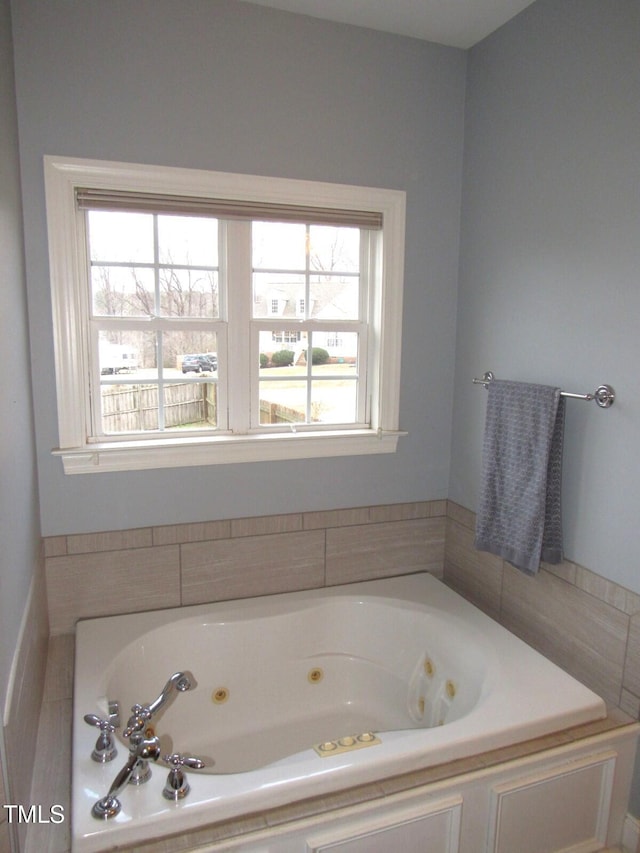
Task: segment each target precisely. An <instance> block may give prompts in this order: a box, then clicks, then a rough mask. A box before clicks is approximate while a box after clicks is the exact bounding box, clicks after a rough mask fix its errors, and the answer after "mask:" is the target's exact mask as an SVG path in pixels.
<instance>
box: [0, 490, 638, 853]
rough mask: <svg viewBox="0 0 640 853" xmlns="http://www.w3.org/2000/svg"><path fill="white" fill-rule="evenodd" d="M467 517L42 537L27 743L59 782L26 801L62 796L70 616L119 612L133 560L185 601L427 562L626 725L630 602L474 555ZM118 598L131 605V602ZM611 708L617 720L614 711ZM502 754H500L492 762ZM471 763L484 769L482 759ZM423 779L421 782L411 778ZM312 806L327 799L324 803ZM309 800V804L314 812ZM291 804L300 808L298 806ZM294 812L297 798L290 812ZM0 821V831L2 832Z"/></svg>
mask: <svg viewBox="0 0 640 853" xmlns="http://www.w3.org/2000/svg"><path fill="white" fill-rule="evenodd" d="M445 516H446V518H445ZM445 522H446V527H445ZM474 523H475V517H474V514H473V513H472V512H470V511H469V510H466V509H465V508H463V507H460V506H458V505H456V504H454V503H451V502H449V503H447V502H445V501H433V502H424V503H419V504H398V505H393V506H389V507H365V508H357V509H350V510H345V511H344V512H342V511H338V510H336V511H327V512H317V513H316V512H314V513H299V514H291V515H287V516H267V517H263V518H256V519H237V520H233V521H224V522H203V523H196V524H185V525H171V526H164V527H157V528H153V529H146V530H145V531H125V532H124V533H113V534H99V535H95V536H94V535H86V536H84V535H83V536H81V537H79V536H70V537H53V538H52V539H49V540H47V541H46V542H45V555H46V561H45V562H46V570H47V582H48V585H49V589H50V590H51V588H52V585H54V586H56V585H59V586H60V587H62V588H61V589H59V590H54V591H53V594H52V596H51V600H50V604H49V607H50V619H51V625H52V629H51V633H52V634H53V635H54V636H51V638H50V642H49V663H48V668H47V679H46V682H45V696H44V700H45V701H44V704H43V711H42V716H41V732H40V738H41V742H40V740H39V743H38V750H39V751H40V750H41V749H42V750H43V752H42V755H44V753H45V751H46V744H48V743H51V742H53V741H56V742H57V743H58V744H59V746H58V748H57V750H56V754H55V755H53V754H52V755H51V756H50V758H49V759H48V761H49V764H48V765H47V766H55V767H57V768H58V769H59V771H60V772H59V774H58V775H57V779H53V778H51V777H50V776H49V775H47V774H38V773H36V774H34V779H36V780H37V779H40V784H41V785H45V786H46V785H51V784H53V785H54V786H57V787H55V788H48V789H47V790H46V791H45V790H44V789H42V790H41V789H39V788H37V787H34V789H33V792H32V795H33V797H36V799H38V798H39V800H42V801H45V800H46V801H53V800H52V797H53V799H55V800H56V801H57V802H61V803H68V802H69V791H68V785H69V772H70V770H69V761H70V758H69V754H68V748H67V746H65V744H67V745H68V743H69V738H70V722H69V721H70V714H71V696H72V681H73V650H74V636H73V630H74V624H75V621H76V620H77V618H82V617H84V616H88V615H97V614H96V613H95V612H94V611H95V610H96V609H99V608H100V607H101V606H105V607H115V606H117V602H118V600H121V599H122V595H121V591H118V589H117V587H118V584H120V583H121V582H122V579H125V580H126V579H127V578H128V582H129V584H130V582H131V581H130V572H131V570H136V566H138V567H139V566H140V565H142V569H138V570H139V571H141V572H142V574H141V575H139V576H138V578H139V579H140V578H146V581H150V580H151V579H153V580H154V582H155V585H156V586H157V587H158V592H157V594H158V595H161V596H162V595H168V597H169V598H171V599H173V598H175V596H176V594H177V596H178V599H179V602H181V603H187V601H186V600H185V599H189V597H190V596H191V597H195V598H198V600H201V598H200V597H201V596H204V597H205V598H206V597H209V596H211V598H212V599H213V598H215V597H218V596H219V597H223V598H229V597H234V596H235V595H237V594H240V595H242V594H244V595H257V594H265V593H268V592H270V591H284V590H281V589H280V586H284V587H286V589H287V590H290V589H291V590H293V589H298V588H305V585H317V586H323V585H325V584H326V585H330V584H331V583H340V582H346V581H352V580H360V579H362V575H363V574H364V575H366V576H367V577H378V576H379V575H380V573H382V572H386V573H387V574H393V573H394V572H395V571H396V570H398V569H399V570H404V571H415V570H423V571H429V570H431V571H433V572H434V573H435V574H438V575H440V576H443V575H444V580H445V582H446V583H448V584H449V585H450V586H452V587H453V588H454V589H456V590H457V591H458V592H460V593H461V594H463V595H464V596H465V597H466V598H469V599H470V600H471V601H472V602H473V603H475V604H476V605H477V606H479V607H480V608H481V609H483V610H485V611H486V612H488V613H490V615H492V616H493V617H494V618H497V619H498V620H499V621H502V622H503V623H504V624H506V625H508V627H509V628H510V629H511V630H513V631H514V633H517V634H520V636H523V637H524V639H525V640H527V641H528V642H530V643H531V644H532V645H534V646H537V647H538V648H540V650H541V651H543V653H545V654H546V655H547V656H548V657H550V658H552V659H554V660H556V661H557V662H558V663H559V664H560V665H561V666H563V667H564V668H565V669H567V670H568V671H569V672H572V673H573V674H574V675H576V676H577V677H578V678H581V680H583V681H585V682H586V683H588V684H590V686H593V687H594V689H596V690H597V691H598V692H600V693H601V694H603V695H605V694H606V695H605V698H606V699H607V700H608V701H609V703H610V704H611V705H613V706H615V705H619V706H620V708H621V709H622V710H623V711H626V712H627V713H629V714H631V715H632V716H633V717H634V718H636V719H637V718H638V713H639V711H640V663H639V661H640V596H638V595H636V594H635V593H632V592H630V591H628V590H625V589H623V588H622V587H619V586H617V585H616V584H614V583H612V582H610V581H608V580H606V579H604V578H600V577H599V576H597V575H595V574H594V573H593V572H591V571H589V570H588V569H585V568H583V567H581V566H578V565H577V564H574V563H570V562H566V563H563V564H561V565H560V566H557V567H552V566H546V565H545V566H543V568H542V571H541V572H540V573H539V575H537V576H536V577H535V578H528V577H525V576H524V575H521V573H520V572H517V571H516V570H514V569H512V568H511V567H510V566H508V565H504V564H503V563H502V561H501V560H499V559H498V558H495V557H493V556H492V555H489V554H481V553H480V552H477V551H475V549H474V548H473V528H474ZM445 532H446V542H445ZM149 536H150V537H151V538H150V539H149ZM149 542H151V543H152V545H149ZM301 545H302V547H300V546H301ZM83 549H87V550H86V551H85V550H83ZM157 549H160V550H157ZM287 549H290V550H287ZM152 552H153V553H152ZM292 555H293V558H294V559H295V556H296V555H297V557H298V559H299V562H298V563H296V564H295V566H294V565H292V564H291V562H290V560H291V556H292ZM303 555H305V556H303ZM399 555H402V556H399ZM262 557H264V559H262ZM287 567H288V569H289V571H286V569H287ZM99 569H100V570H102V571H103V572H104V573H106V577H107V578H108V581H107V582H105V583H104V584H103V586H104V587H105V588H107V589H113V591H114V592H113V596H112V597H111V598H109V599H108V601H107V603H106V604H105V605H101V604H99V600H98V599H96V598H95V597H94V596H92V595H90V594H89V593H88V589H89V588H90V586H89V584H90V583H93V582H94V581H95V576H96V575H95V572H96V571H97V570H99ZM234 583H235V584H236V585H235V586H234ZM230 584H231V586H230ZM165 587H166V589H165ZM67 597H68V598H69V601H67V602H66V603H65V600H66V599H67ZM202 600H204V599H202ZM146 603H147V602H146V601H141V600H139V599H136V600H135V604H136V606H137V607H139V608H140V609H147V608H146V606H145V605H146ZM120 606H121V607H124V608H125V609H126V608H130V609H134V608H132V607H131V601H130V600H129V601H127V602H126V604H124V605H123V604H120ZM155 606H157V605H155ZM172 606H173V605H172ZM87 610H88V611H90V612H86V611H87ZM613 713H614V716H615V713H617V712H613ZM607 724H609V723H607ZM596 725H605V722H603V723H599V724H596ZM569 736H570V733H559V735H558V737H560V738H562V737H569ZM41 743H42V745H41ZM42 755H41V756H40V757H41V758H42ZM509 757H510V756H509V755H507V754H506V753H505V754H504V755H502V753H500V755H497V756H496V760H507V759H508V758H509ZM478 760H480V761H481V763H482V764H485V763H486V762H487V761H488V760H489V757H488V755H487V756H482V757H481V758H480V759H478ZM474 766H475V765H474ZM465 768H466V769H469V768H468V767H467V766H466V765H465ZM453 769H454V770H455V768H453ZM449 771H451V768H448V769H447V772H449ZM425 781H426V780H425V779H423V778H422V777H420V778H419V779H417V781H415V784H422V783H424V782H425ZM411 784H413V783H412V782H411V781H410V780H408V779H401V780H395V779H390V780H385V781H384V782H383V783H380V785H379V787H380V791H378V790H377V788H376V791H374V792H373V794H372V793H371V792H370V791H364V792H363V791H360V790H355V791H353V792H346V794H345V796H346V797H347V800H348V801H350V798H351V797H352V796H353V797H355V798H356V800H357V798H358V797H360V796H364V797H365V799H367V798H369V797H370V796H379V795H380V793H381V792H382V794H388V793H390V792H393V791H395V790H396V788H399V787H400V788H403V787H406V786H407V785H411ZM369 787H371V786H369ZM34 801H35V800H34ZM321 805H322V808H325V807H326V803H324V802H323V803H322V804H321ZM312 806H313V804H311V805H310V806H309V807H308V808H310V809H311V811H313V808H312ZM302 807H303V808H307V806H306V805H305V804H303V806H302ZM299 808H300V806H299V805H297V806H296V813H297V809H299ZM316 808H317V806H316ZM291 816H292V815H291V814H290V811H288V810H287V809H286V808H285V809H282V810H280V812H278V811H274V813H273V814H269V815H268V816H262V817H259V816H254V818H253V819H251V818H249V819H247V820H245V821H244V822H234V823H233V825H229V826H227V825H220V826H219V827H216V828H215V836H216V837H217V836H218V835H219V836H220V837H227V838H228V837H233V836H234V835H237V834H242V833H243V832H246V831H251V830H253V829H256V828H259V827H260V826H271V825H278V824H279V823H280V822H282V821H287V820H289V819H290V818H291ZM2 829H3V827H2V826H1V825H0V838H1V837H2V835H1V833H2ZM68 829H69V827H68V824H64V825H62V826H61V827H56V828H55V831H53V830H52V828H51V827H48V828H47V833H46V834H44V833H43V832H38V831H37V830H36V829H35V828H34V832H33V833H32V832H31V830H30V833H29V837H28V840H27V847H26V848H25V849H26V851H27V853H35V851H36V850H37V851H38V853H67V851H68V849H69V837H68ZM211 839H212V836H211V828H209V829H208V831H207V833H206V839H205V836H204V835H203V837H202V839H201V840H211ZM191 840H192V841H193V840H194V839H191ZM196 840H197V839H196ZM172 843H173V844H175V843H176V839H173V842H172ZM185 843H186V839H185ZM155 844H156V845H157V842H155ZM151 849H153V851H154V853H155V851H156V850H158V849H159V848H158V847H157V846H153V845H152V847H149V846H148V845H144V844H143V845H140V846H139V848H137V850H138V851H139V853H150V850H151ZM169 849H171V850H175V849H178V848H176V847H175V846H171V845H170V846H169V847H167V853H168V850H169ZM180 849H182V847H180Z"/></svg>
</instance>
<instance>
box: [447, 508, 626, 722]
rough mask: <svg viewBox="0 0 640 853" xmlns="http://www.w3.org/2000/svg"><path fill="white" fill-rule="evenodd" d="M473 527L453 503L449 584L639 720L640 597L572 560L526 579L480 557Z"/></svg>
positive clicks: (497, 561) (497, 560) (491, 559)
mask: <svg viewBox="0 0 640 853" xmlns="http://www.w3.org/2000/svg"><path fill="white" fill-rule="evenodd" d="M474 528H475V515H474V513H472V512H470V511H469V510H467V509H465V508H464V507H461V506H459V505H457V504H455V503H453V502H451V501H449V504H448V511H447V530H446V547H445V560H444V572H443V577H444V581H445V583H447V584H448V585H449V586H451V587H452V588H453V589H455V590H456V591H457V592H459V593H460V594H461V595H463V596H464V597H465V598H468V599H469V600H470V601H472V602H473V603H474V604H475V605H476V606H478V607H479V608H480V609H481V610H484V611H485V612H486V613H488V614H489V615H490V616H492V617H493V618H494V619H496V620H497V621H498V622H501V623H502V624H503V625H505V627H507V628H508V629H509V630H510V631H512V632H513V633H514V634H517V635H518V636H519V637H521V638H522V639H523V640H525V642H527V643H529V645H531V646H533V647H534V648H536V649H538V650H539V651H540V652H542V654H544V655H546V657H548V658H550V659H551V660H553V661H554V662H555V663H557V664H558V665H559V666H561V667H562V668H563V669H564V670H566V671H567V672H569V673H571V675H573V676H574V677H575V678H577V679H578V680H579V681H582V682H583V683H584V684H586V685H587V686H588V687H591V689H592V690H594V691H595V692H596V693H598V694H599V695H600V696H602V697H603V699H605V700H606V701H607V702H608V703H609V704H610V705H614V706H618V707H620V708H622V709H623V710H624V711H626V712H627V713H628V714H630V715H631V716H633V717H634V718H635V719H638V716H639V711H640V595H637V594H636V593H634V592H631V591H630V590H627V589H624V588H623V587H621V586H618V585H617V584H615V583H613V582H612V581H609V580H607V579H606V578H603V577H601V576H599V575H596V574H595V573H594V572H591V571H590V570H589V569H586V568H584V567H583V566H580V565H578V564H577V563H572V562H570V561H569V560H565V561H564V562H562V563H560V564H559V565H557V566H551V565H548V564H546V563H543V564H542V566H541V568H540V571H539V572H538V574H537V575H535V576H534V577H529V576H527V575H524V574H523V573H522V572H519V571H518V570H517V569H514V568H513V567H512V566H511V565H510V564H509V563H507V562H506V561H504V560H502V559H500V558H499V557H496V556H494V555H492V554H488V553H485V552H481V551H476V550H475V548H474V547H473V538H474Z"/></svg>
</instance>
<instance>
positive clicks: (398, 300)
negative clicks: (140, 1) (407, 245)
mask: <svg viewBox="0 0 640 853" xmlns="http://www.w3.org/2000/svg"><path fill="white" fill-rule="evenodd" d="M44 172H45V191H46V207H47V223H48V234H49V263H50V277H51V296H52V311H53V334H54V348H55V370H56V389H57V403H58V429H59V441H60V446H59V448H56V449H55V450H54V451H53V453H54V454H55V455H57V456H60V457H61V459H62V462H63V466H64V471H65V473H67V474H77V473H92V472H102V471H126V470H141V469H151V468H170V467H182V466H191V465H210V464H217V463H226V464H228V463H239V462H252V461H253V462H256V461H275V460H285V459H305V458H322V457H330V456H351V455H361V454H377V453H393V452H395V450H396V448H397V442H398V439H399V437H400V436H401V435H404V434H405V433H404V432H402V431H401V430H400V428H399V389H400V366H401V362H400V354H401V334H402V289H403V275H404V228H405V193H404V192H402V191H399V190H387V189H379V188H370V187H358V186H349V185H343V184H331V183H320V182H316V181H303V180H293V179H285V178H269V177H264V176H253V175H242V174H232V173H227V172H211V171H202V170H197V169H183V168H174V167H163V166H149V165H138V164H128V163H112V162H107V161H98V160H86V159H76V158H64V157H50V156H46V157H45V158H44ZM86 186H90V187H94V188H104V189H125V190H130V191H142V192H155V193H162V194H175V195H193V196H195V197H206V196H209V197H212V198H216V197H217V198H232V199H236V200H241V201H252V202H268V203H272V204H292V205H306V206H313V207H316V208H317V207H326V208H330V209H334V210H340V209H344V210H363V211H376V212H379V213H381V214H382V223H383V224H382V229H381V232H380V235H381V239H379V241H378V248H377V258H376V264H375V268H376V272H375V275H374V276H373V281H372V285H371V287H372V294H373V295H372V311H371V315H372V316H371V321H370V325H369V336H370V347H369V349H370V360H369V364H368V376H369V379H370V384H371V387H370V388H369V390H368V395H369V399H368V408H369V412H370V426H369V427H368V428H366V429H335V430H332V429H322V430H318V431H305V432H294V431H291V432H290V433H282V432H279V433H269V432H266V433H259V434H255V433H251V434H229V433H224V434H217V435H208V436H195V437H193V436H192V437H186V436H185V437H182V436H180V437H175V436H171V437H168V436H166V435H162V434H161V435H159V436H158V435H154V436H151V437H149V438H146V437H145V438H143V439H136V440H132V441H126V440H125V441H123V440H114V441H100V442H95V441H91V442H90V441H89V440H88V437H87V428H86V424H87V413H88V412H89V410H90V382H89V371H90V351H89V340H88V331H87V325H88V324H87V318H88V305H87V301H88V294H87V288H86V264H87V258H86V245H85V244H83V242H82V241H81V239H80V237H79V234H80V233H81V232H82V229H79V228H78V227H77V217H78V216H80V215H82V214H81V213H79V212H78V211H77V209H76V201H75V194H76V189H77V188H79V187H86ZM247 298H248V299H250V296H249V295H247ZM229 333H230V335H233V334H234V332H233V331H232V329H231V327H230V332H229ZM229 393H230V394H234V395H236V396H237V397H240V398H242V397H243V396H244V397H246V398H247V400H246V405H247V406H249V400H248V397H249V394H250V388H249V385H248V384H247V387H244V388H230V389H229ZM230 426H231V427H232V428H233V424H230Z"/></svg>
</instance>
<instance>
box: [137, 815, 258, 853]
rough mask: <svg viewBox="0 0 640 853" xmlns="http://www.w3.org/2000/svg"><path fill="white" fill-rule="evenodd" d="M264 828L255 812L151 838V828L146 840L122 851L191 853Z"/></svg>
mask: <svg viewBox="0 0 640 853" xmlns="http://www.w3.org/2000/svg"><path fill="white" fill-rule="evenodd" d="M266 828H267V824H266V821H265V819H264V817H263V816H262V815H258V814H255V815H248V816H247V817H242V818H238V819H236V820H230V821H224V822H222V823H214V824H209V825H208V826H203V827H201V828H200V829H196V830H193V831H192V832H188V833H183V834H180V835H167V834H166V832H165V833H164V834H163V835H162V836H161V837H159V838H153V837H152V835H153V829H151V830H150V832H149V836H150V837H149V839H148V840H147V841H142V842H140V843H139V844H133V845H131V846H127V847H126V848H122V851H123V853H125V851H126V853H193V851H195V850H196V849H198V850H200V849H201V847H202V849H209V847H210V845H212V844H214V843H216V842H223V841H226V840H229V839H232V838H236V837H238V836H240V835H246V834H248V833H251V832H258V831H260V830H264V829H266ZM222 849H224V848H222ZM240 849H242V848H240ZM245 849H246V848H245Z"/></svg>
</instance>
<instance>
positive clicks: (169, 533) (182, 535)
mask: <svg viewBox="0 0 640 853" xmlns="http://www.w3.org/2000/svg"><path fill="white" fill-rule="evenodd" d="M230 536H231V522H230V521H197V522H194V523H193V524H167V525H164V526H162V527H154V528H153V544H154V545H180V544H182V543H183V542H205V541H207V540H208V539H228V538H229V537H230Z"/></svg>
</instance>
